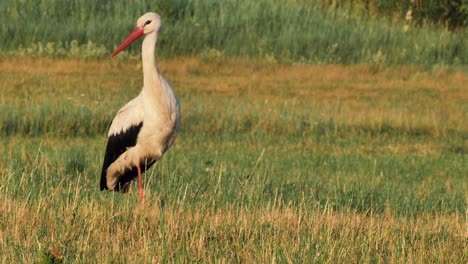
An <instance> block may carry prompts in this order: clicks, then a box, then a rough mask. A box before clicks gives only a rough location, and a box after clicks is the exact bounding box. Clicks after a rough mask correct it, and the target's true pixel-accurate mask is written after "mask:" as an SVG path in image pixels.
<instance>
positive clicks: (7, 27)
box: [0, 0, 468, 66]
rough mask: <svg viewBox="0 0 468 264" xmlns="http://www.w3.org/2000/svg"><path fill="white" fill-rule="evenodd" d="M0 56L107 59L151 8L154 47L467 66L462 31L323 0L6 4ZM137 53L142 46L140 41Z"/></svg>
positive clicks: (167, 52)
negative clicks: (158, 21) (335, 6)
mask: <svg viewBox="0 0 468 264" xmlns="http://www.w3.org/2000/svg"><path fill="white" fill-rule="evenodd" d="M0 9H1V10H3V12H4V14H3V15H2V16H0V52H1V53H2V54H5V53H7V54H14V55H28V56H48V57H59V58H60V57H71V58H102V57H107V56H108V54H110V52H111V51H112V49H114V48H115V47H116V46H117V45H118V44H119V43H120V42H121V41H122V40H123V39H124V38H125V37H126V35H127V34H128V33H129V32H130V31H131V30H132V28H133V27H134V25H135V21H136V19H137V18H138V17H139V16H141V15H142V14H143V13H145V12H147V11H155V12H158V13H160V14H161V15H162V17H163V20H164V27H163V33H162V34H161V37H160V39H159V41H160V42H159V44H160V45H159V47H158V54H159V55H161V56H164V57H174V56H180V55H202V56H212V55H213V54H214V55H216V56H234V57H239V56H241V57H249V58H257V59H258V58H261V59H267V60H270V61H279V62H288V63H297V62H300V63H314V64H317V63H318V64H329V63H345V64H354V63H369V64H373V65H401V64H423V65H430V66H434V65H438V66H441V65H442V66H445V65H455V66H463V65H466V63H467V59H466V58H468V55H467V50H466V46H467V45H466V39H465V38H464V31H463V30H461V32H459V33H458V34H456V33H451V32H448V31H446V30H444V29H443V28H441V27H438V26H434V25H430V26H424V27H421V28H412V29H411V30H410V31H409V32H404V30H403V27H404V24H403V21H401V19H397V20H395V21H390V20H391V19H390V18H382V17H381V18H380V19H375V18H370V17H369V16H367V15H366V14H364V15H362V16H361V15H359V14H357V13H355V12H350V11H349V10H348V11H347V10H336V11H329V12H327V11H325V10H324V9H322V8H321V7H320V5H319V1H286V2H285V1H279V0H274V1H271V0H261V1H254V2H252V1H247V0H224V1H215V0H211V1H198V0H195V1H188V0H178V1H172V0H166V1H137V2H131V3H130V2H128V1H111V2H106V3H102V2H95V1H85V0H73V1H64V0H53V1H38V2H36V3H35V4H34V5H32V4H30V3H28V2H25V1H18V0H5V1H2V2H1V3H0ZM135 46H136V47H133V48H131V49H130V50H131V52H133V53H135V52H138V51H139V48H138V45H135Z"/></svg>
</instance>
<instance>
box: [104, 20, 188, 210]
mask: <svg viewBox="0 0 468 264" xmlns="http://www.w3.org/2000/svg"><path fill="white" fill-rule="evenodd" d="M161 23H162V22H161V18H160V16H159V15H158V14H156V13H146V14H144V15H143V16H141V17H140V18H139V19H138V21H137V27H136V28H135V30H134V31H133V32H132V33H131V34H130V35H129V36H128V37H127V39H125V41H124V42H122V44H121V45H120V46H119V47H118V48H117V49H116V50H115V51H114V52H113V53H112V56H115V55H117V53H119V52H120V51H122V50H123V49H125V48H126V47H128V46H129V45H130V44H132V43H133V42H134V41H135V40H137V39H138V38H140V37H141V36H143V35H144V36H145V38H144V40H143V44H142V63H143V89H142V91H141V92H140V94H139V95H138V96H137V97H136V98H134V99H133V100H131V101H130V102H128V103H127V104H126V105H125V106H124V107H122V108H121V109H120V110H119V111H118V113H117V115H116V116H115V118H114V120H113V121H112V124H111V126H110V128H109V133H108V142H107V147H106V153H105V156H104V162H103V166H102V173H101V190H110V191H122V192H126V191H127V190H128V188H129V186H130V183H131V181H132V180H134V179H135V178H136V177H138V179H139V182H140V185H139V186H140V187H139V193H140V200H142V201H143V199H144V193H143V182H142V178H141V173H142V172H144V171H145V170H146V169H148V168H149V167H150V166H151V165H153V164H154V163H155V162H156V161H158V160H159V159H160V158H161V157H162V155H163V154H164V153H165V152H166V150H167V149H168V148H169V147H170V146H171V145H172V144H173V143H174V140H175V137H176V132H177V130H178V128H179V123H180V105H179V101H178V99H177V96H176V95H175V93H174V90H173V89H172V87H171V86H170V85H169V83H168V82H167V81H166V80H165V79H164V77H163V76H162V75H161V74H159V72H158V69H157V67H156V62H155V58H154V51H155V48H156V42H157V40H158V33H159V30H160V29H161V25H162V24H161Z"/></svg>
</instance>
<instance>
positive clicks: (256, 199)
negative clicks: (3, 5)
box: [0, 57, 468, 263]
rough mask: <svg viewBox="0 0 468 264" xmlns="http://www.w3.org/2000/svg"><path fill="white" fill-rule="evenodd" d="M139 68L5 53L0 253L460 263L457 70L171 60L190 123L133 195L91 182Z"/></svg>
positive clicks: (168, 69)
mask: <svg viewBox="0 0 468 264" xmlns="http://www.w3.org/2000/svg"><path fill="white" fill-rule="evenodd" d="M139 65H140V64H139V61H138V60H132V59H128V58H124V59H118V58H117V59H112V60H110V59H109V60H102V61H92V60H91V61H89V60H70V59H65V60H58V59H47V58H36V59H33V58H24V57H22V58H9V59H3V60H2V61H1V62H0V79H1V80H2V82H1V84H0V91H1V104H0V113H1V114H0V124H1V126H0V134H1V146H2V148H1V151H0V157H1V158H0V168H1V170H0V174H1V178H2V181H1V182H0V217H1V221H0V223H1V226H0V256H1V260H2V262H5V263H14V262H38V261H39V262H43V263H56V262H65V263H67V262H136V261H138V262H145V263H146V262H188V261H199V262H244V263H245V262H257V263H264V262H280V263H298V262H320V263H322V262H325V263H336V262H380V263H401V262H417V263H420V262H448V263H463V262H466V260H467V257H468V254H467V249H466V242H467V235H468V233H467V218H466V217H467V216H466V203H467V199H466V194H467V181H466V175H467V172H468V168H467V166H468V165H467V164H468V162H467V156H466V138H467V133H468V131H467V126H466V124H467V122H466V113H467V112H468V111H467V110H468V109H467V107H468V105H467V103H466V102H467V99H468V98H467V93H466V86H465V85H464V84H465V83H467V81H468V80H467V77H466V74H465V73H464V72H463V71H457V70H443V69H440V70H437V71H428V70H425V69H421V68H420V67H416V66H404V67H396V68H386V69H381V70H378V69H375V68H374V67H372V66H368V65H354V66H339V65H322V66H314V65H284V64H272V63H268V62H265V61H263V60H246V59H236V58H218V59H210V60H208V59H203V58H193V57H186V58H177V59H164V60H160V61H159V65H160V69H161V72H162V73H163V74H164V75H165V77H166V78H167V79H169V80H170V81H171V83H172V85H173V86H174V87H175V90H176V92H177V94H178V95H179V97H180V100H181V104H182V113H183V118H182V130H181V132H180V134H179V136H178V138H177V141H176V144H175V146H173V148H172V149H171V150H170V151H169V152H168V153H167V154H166V155H165V156H164V158H163V159H162V160H161V161H160V162H159V163H158V164H157V165H156V166H155V168H154V169H151V170H150V171H149V172H148V173H147V174H146V176H144V179H145V189H146V195H147V201H146V202H145V203H144V204H140V203H139V200H138V196H137V190H136V185H135V186H133V188H132V189H131V191H130V193H128V194H125V195H121V194H115V193H107V192H100V191H99V189H98V179H99V172H100V166H101V162H102V158H103V152H104V147H105V143H106V138H105V134H106V129H107V126H108V124H109V122H110V120H111V119H112V117H113V115H114V114H115V111H116V110H117V109H118V108H119V107H120V106H122V105H123V104H124V103H125V102H127V101H128V100H130V99H131V98H133V97H134V96H136V94H138V92H139V89H140V88H141V87H140V86H141V83H142V78H141V67H140V66H139Z"/></svg>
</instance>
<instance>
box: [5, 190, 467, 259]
mask: <svg viewBox="0 0 468 264" xmlns="http://www.w3.org/2000/svg"><path fill="white" fill-rule="evenodd" d="M70 192H71V194H72V195H74V196H75V200H71V201H70V202H69V203H62V204H57V203H54V202H50V201H51V200H53V199H54V197H49V198H47V199H43V198H41V200H39V201H34V202H32V201H29V202H16V201H15V200H14V199H7V198H8V197H5V196H3V197H2V198H3V199H5V200H4V202H2V203H1V205H0V213H1V215H2V221H3V223H4V224H6V225H8V226H9V229H8V230H4V229H2V230H1V231H0V247H1V248H2V250H3V255H4V257H6V256H9V257H6V258H4V259H3V260H4V261H8V262H9V261H18V260H20V259H21V260H22V261H31V262H35V261H36V260H37V259H34V258H17V257H14V256H15V255H16V254H15V250H16V249H18V248H24V249H25V250H27V251H37V250H40V251H42V252H43V254H45V255H48V257H49V258H52V259H61V258H64V256H68V257H69V258H70V257H71V256H72V258H71V259H75V261H79V262H81V261H85V262H94V261H97V260H99V261H101V262H114V261H122V260H125V261H128V262H142V261H143V262H157V263H161V262H166V261H171V262H173V261H176V262H178V261H180V260H185V261H187V260H190V261H195V260H198V261H203V262H222V263H224V262H228V263H229V262H257V263H265V262H275V261H279V262H287V263H293V262H297V261H299V260H300V261H301V262H302V261H306V262H310V261H313V262H326V263H336V262H347V263H350V262H351V263H356V262H374V261H375V262H379V263H402V262H415V263H421V262H426V261H428V260H429V261H437V262H444V263H446V262H448V263H463V259H465V260H466V257H467V255H466V249H465V246H466V239H467V238H468V230H467V226H466V220H465V219H463V217H460V215H430V214H426V215H421V216H418V217H417V218H410V219H404V218H403V219H402V218H399V217H397V216H395V215H394V214H392V213H391V212H386V213H384V214H379V215H372V214H360V213H356V212H352V211H334V210H333V209H331V208H329V207H325V208H318V207H317V208H314V209H312V210H310V209H306V208H305V207H302V206H299V207H289V206H273V207H267V208H256V209H255V210H254V211H251V210H246V209H240V210H238V209H235V208H231V209H229V208H227V209H224V210H216V209H214V208H196V209H187V208H184V207H183V206H181V207H169V208H162V207H161V205H160V203H159V202H158V201H157V200H156V201H154V200H153V201H147V203H146V204H144V205H139V204H137V201H136V200H134V201H132V202H129V203H126V204H125V205H124V206H123V207H114V208H113V209H112V210H109V208H108V207H109V205H105V204H101V203H99V202H96V201H81V202H80V201H78V200H77V199H76V197H79V196H80V190H79V188H77V189H76V190H70ZM46 227H47V228H46ZM44 232H46V233H47V236H46V237H47V238H46V239H45V240H44V236H43V235H44V234H43V233H44ZM7 245H8V246H7ZM455 252H458V253H455ZM460 253H461V255H460ZM27 255H28V254H25V256H27ZM34 255H35V254H34Z"/></svg>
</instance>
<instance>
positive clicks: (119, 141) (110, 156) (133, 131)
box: [101, 122, 152, 191]
mask: <svg viewBox="0 0 468 264" xmlns="http://www.w3.org/2000/svg"><path fill="white" fill-rule="evenodd" d="M142 126H143V122H140V123H139V124H137V125H133V126H130V127H128V128H127V129H126V130H125V131H121V132H119V133H116V134H113V135H111V136H109V139H108V141H107V146H106V153H105V156H104V162H103V164H102V172H101V191H102V190H107V189H108V188H107V179H106V173H107V168H109V166H110V165H111V164H112V163H113V162H114V161H115V160H117V158H118V157H119V156H120V155H122V153H124V152H125V151H126V150H127V148H130V147H133V146H135V145H136V142H137V137H138V134H139V133H140V130H141V127H142ZM151 164H152V163H151ZM149 166H151V165H149V164H148V165H147V166H146V167H148V168H149ZM144 169H145V166H143V168H142V170H144ZM137 173H138V172H137V169H136V168H131V169H129V170H126V171H125V172H124V173H123V175H121V176H120V177H119V183H118V184H117V186H116V188H115V190H116V191H119V190H120V189H121V188H122V187H123V186H125V184H126V183H128V182H130V181H131V180H133V179H134V178H135V177H137V175H138V174H137Z"/></svg>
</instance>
